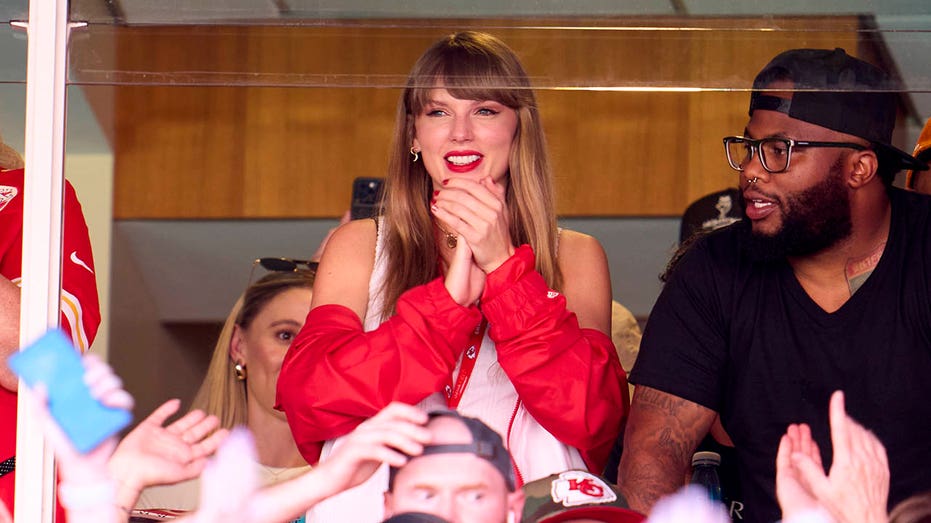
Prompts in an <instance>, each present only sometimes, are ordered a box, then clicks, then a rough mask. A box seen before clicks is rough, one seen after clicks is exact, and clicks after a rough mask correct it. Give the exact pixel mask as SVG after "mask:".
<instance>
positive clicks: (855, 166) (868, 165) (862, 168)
mask: <svg viewBox="0 0 931 523" xmlns="http://www.w3.org/2000/svg"><path fill="white" fill-rule="evenodd" d="M846 164H847V166H848V169H849V170H848V173H849V176H848V177H847V184H848V185H849V186H850V188H851V189H859V188H860V187H863V186H864V185H866V184H867V183H869V182H870V181H872V180H873V179H874V178H876V170H877V169H879V157H878V156H876V151H872V150H869V149H867V150H865V151H857V152H854V153H853V154H851V155H850V156H848V157H847V162H846Z"/></svg>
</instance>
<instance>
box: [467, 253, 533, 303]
mask: <svg viewBox="0 0 931 523" xmlns="http://www.w3.org/2000/svg"><path fill="white" fill-rule="evenodd" d="M536 264H537V258H536V256H535V255H534V253H533V249H531V248H530V246H529V245H527V244H526V243H525V244H523V245H521V246H520V247H518V248H517V249H515V250H514V254H513V255H511V257H510V258H508V259H507V260H505V261H504V263H502V264H501V266H499V267H498V268H497V269H495V270H493V271H491V272H490V273H488V275H487V276H486V277H485V290H484V291H482V298H481V303H486V302H488V301H491V300H494V299H495V298H497V297H498V296H499V295H500V294H501V293H503V292H505V291H507V290H508V289H509V288H510V287H511V286H513V285H514V283H516V282H517V281H518V280H520V279H521V278H523V277H524V275H526V274H527V273H528V272H535V269H536ZM541 280H542V277H541ZM544 285H545V284H544Z"/></svg>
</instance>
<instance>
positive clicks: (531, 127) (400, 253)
mask: <svg viewBox="0 0 931 523" xmlns="http://www.w3.org/2000/svg"><path fill="white" fill-rule="evenodd" d="M437 87H442V88H444V89H446V90H447V91H448V92H449V94H450V95H452V96H453V97H455V98H458V99H461V100H491V101H495V102H498V103H501V104H503V105H505V106H507V107H510V108H511V109H514V110H515V111H516V112H517V120H518V125H517V130H516V131H515V134H514V142H513V144H512V146H511V153H510V158H509V161H508V175H507V178H506V180H507V181H508V187H507V193H506V203H507V207H508V212H509V214H510V216H509V221H510V233H511V239H512V240H513V241H514V244H515V245H521V244H525V243H527V244H530V246H531V247H532V248H533V250H534V253H535V254H536V269H537V271H539V272H540V274H542V275H543V278H544V279H545V280H546V282H547V284H548V285H549V286H550V287H551V288H553V289H556V290H561V287H562V275H561V274H560V271H559V267H558V265H557V263H556V241H557V234H558V230H557V227H556V211H555V204H554V199H553V182H552V176H551V174H550V169H549V161H548V159H547V153H546V139H545V137H544V134H543V126H542V123H541V122H540V114H539V111H538V109H537V100H536V96H535V95H534V93H533V89H532V88H531V86H530V80H529V78H528V77H527V73H526V72H525V71H524V68H523V66H522V65H521V63H520V60H519V59H518V58H517V55H516V54H514V51H512V50H511V49H510V48H509V47H508V46H507V45H505V44H504V43H503V42H502V41H501V40H499V39H497V38H495V37H494V36H491V35H489V34H485V33H479V32H474V31H466V32H460V33H455V34H452V35H449V36H448V37H445V38H443V39H441V40H440V41H438V42H436V43H435V44H434V45H433V46H431V47H430V48H429V49H427V51H426V52H425V53H424V54H423V55H422V56H421V57H420V59H418V60H417V63H416V64H414V67H413V69H412V70H411V73H410V75H409V76H408V82H407V87H406V88H405V89H404V93H403V95H402V96H401V99H400V101H399V102H398V108H397V113H396V122H395V133H394V136H395V138H394V140H395V141H394V144H393V147H392V149H391V157H390V161H389V164H388V176H387V180H386V183H385V198H384V201H383V202H382V214H383V216H384V223H385V229H386V230H385V231H384V234H385V250H386V254H387V257H388V259H387V262H388V267H387V274H391V275H392V277H391V278H388V279H386V281H385V282H384V284H383V286H382V289H381V292H382V294H383V297H384V304H385V307H384V310H383V311H382V314H383V317H384V318H387V317H388V316H390V315H392V314H394V310H395V305H396V303H397V301H398V298H399V297H400V296H401V294H402V293H403V292H404V291H406V290H408V289H410V288H412V287H416V286H417V285H422V284H424V283H427V282H429V281H430V280H432V279H434V278H436V277H437V276H438V271H439V250H438V248H437V245H436V241H435V240H434V236H433V218H432V216H431V215H430V212H429V210H428V207H429V202H430V199H431V197H432V191H433V187H432V184H431V179H430V175H429V174H428V173H427V171H426V169H425V168H424V164H423V162H413V161H412V160H411V156H410V148H411V145H412V143H413V140H414V120H415V118H416V117H417V115H419V114H420V113H421V112H422V111H423V109H424V107H425V106H426V104H427V102H428V99H429V96H430V91H431V90H432V89H434V88H437Z"/></svg>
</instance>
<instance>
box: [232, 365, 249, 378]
mask: <svg viewBox="0 0 931 523" xmlns="http://www.w3.org/2000/svg"><path fill="white" fill-rule="evenodd" d="M233 372H235V373H236V381H246V364H245V363H237V364H236V365H234V366H233Z"/></svg>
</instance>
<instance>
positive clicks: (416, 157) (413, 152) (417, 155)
mask: <svg viewBox="0 0 931 523" xmlns="http://www.w3.org/2000/svg"><path fill="white" fill-rule="evenodd" d="M411 156H412V157H413V159H412V160H411V161H412V162H414V163H417V160H419V159H420V151H417V150H415V149H414V148H413V147H411Z"/></svg>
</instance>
